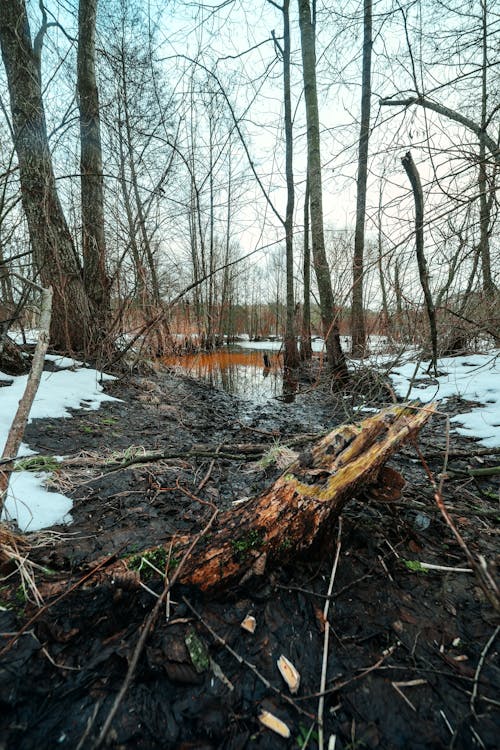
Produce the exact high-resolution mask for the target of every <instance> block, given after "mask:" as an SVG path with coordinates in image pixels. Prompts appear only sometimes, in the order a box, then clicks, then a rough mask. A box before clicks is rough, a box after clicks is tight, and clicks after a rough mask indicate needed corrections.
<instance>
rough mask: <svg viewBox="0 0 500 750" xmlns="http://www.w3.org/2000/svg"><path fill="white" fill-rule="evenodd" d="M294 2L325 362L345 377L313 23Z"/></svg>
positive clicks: (303, 5)
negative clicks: (327, 233)
mask: <svg viewBox="0 0 500 750" xmlns="http://www.w3.org/2000/svg"><path fill="white" fill-rule="evenodd" d="M298 5H299V24H300V35H301V47H302V67H303V79H304V98H305V106H306V120H307V165H308V180H309V190H310V201H311V202H310V209H311V237H312V250H313V259H314V270H315V272H316V280H317V283H318V292H319V298H320V307H321V320H322V325H323V335H324V338H325V346H326V354H327V360H328V365H329V367H330V369H331V370H332V372H333V373H334V374H335V375H336V376H337V377H338V378H339V379H341V380H346V379H347V377H348V373H347V365H346V361H345V357H344V353H343V352H342V347H341V345H340V335H339V329H338V324H337V319H336V314H335V303H334V298H333V292H332V283H331V278H330V269H329V267H328V262H327V259H326V252H325V237H324V229H323V191H322V180H321V153H320V133H319V113H318V94H317V89H316V49H315V46H316V45H315V34H314V25H313V23H312V19H311V8H310V5H309V0H298Z"/></svg>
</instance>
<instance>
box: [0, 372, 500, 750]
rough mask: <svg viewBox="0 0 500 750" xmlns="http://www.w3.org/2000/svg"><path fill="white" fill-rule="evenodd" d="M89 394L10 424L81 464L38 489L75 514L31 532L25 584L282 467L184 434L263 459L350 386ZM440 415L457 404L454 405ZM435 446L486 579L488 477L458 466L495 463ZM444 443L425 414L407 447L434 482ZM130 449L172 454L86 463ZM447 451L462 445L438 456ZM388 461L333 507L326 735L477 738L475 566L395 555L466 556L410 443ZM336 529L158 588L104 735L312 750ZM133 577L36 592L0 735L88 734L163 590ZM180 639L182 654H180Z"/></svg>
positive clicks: (19, 741)
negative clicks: (369, 493) (253, 561)
mask: <svg viewBox="0 0 500 750" xmlns="http://www.w3.org/2000/svg"><path fill="white" fill-rule="evenodd" d="M107 390H108V391H109V392H110V393H111V394H112V395H115V396H117V397H118V398H120V399H121V400H120V401H115V402H111V403H105V404H104V405H103V406H102V408H101V409H99V410H98V411H80V412H77V413H75V415H74V418H73V419H70V420H41V421H38V422H34V423H32V424H31V425H30V426H29V427H28V429H27V433H26V436H25V440H26V442H28V443H29V444H30V446H31V447H33V448H34V449H37V450H38V451H40V453H43V454H56V455H61V454H64V455H66V456H75V455H77V454H79V455H80V459H81V460H80V463H79V464H78V463H77V462H73V463H71V462H66V463H65V464H64V465H63V467H62V469H61V471H60V472H59V473H58V474H57V475H56V477H55V486H56V488H62V490H63V491H64V492H65V493H66V494H70V495H71V496H72V497H73V498H74V501H75V503H74V509H73V511H72V515H73V519H74V520H73V524H72V525H71V526H68V527H59V528H58V529H56V531H58V532H61V535H60V536H52V537H49V536H48V535H47V534H39V535H32V537H33V539H32V541H33V543H34V544H35V546H34V549H33V550H32V552H31V555H30V557H31V559H32V560H33V561H35V562H37V563H38V564H40V565H43V566H44V567H46V568H49V569H50V570H51V571H52V573H51V574H50V575H49V573H44V572H43V571H40V570H37V571H36V580H37V583H38V585H39V587H40V589H41V591H42V592H44V591H45V592H48V591H50V588H49V587H50V584H51V583H52V582H55V583H58V582H59V581H60V580H67V581H68V588H69V586H70V584H74V583H75V582H76V581H77V580H78V578H79V577H81V576H82V575H84V574H86V573H88V572H89V567H88V566H89V565H90V564H91V563H93V562H95V561H96V560H102V559H103V558H104V557H106V556H110V555H116V554H118V555H122V554H125V553H126V552H128V553H131V552H134V551H135V552H137V551H140V550H141V549H143V548H144V547H146V546H147V547H149V546H152V545H155V544H160V543H162V542H167V541H168V540H169V539H170V538H171V537H172V535H173V534H174V533H175V532H176V531H182V532H186V531H188V532H193V533H196V532H198V531H199V530H200V529H201V528H202V527H203V526H204V524H205V523H206V522H207V520H208V518H209V517H210V514H211V508H210V507H209V506H208V505H206V504H203V503H200V502H199V501H197V500H196V499H193V497H190V496H189V493H191V495H194V496H199V497H200V499H201V500H204V501H210V502H211V503H215V504H216V505H217V506H218V507H221V508H226V507H229V506H230V504H231V503H232V502H233V501H235V500H238V499H241V498H243V497H249V496H252V495H254V494H256V493H258V492H259V491H260V490H261V489H263V488H264V487H265V486H267V485H268V484H269V483H270V482H271V481H272V480H273V479H274V478H275V477H276V476H277V475H278V474H279V473H280V470H279V468H277V467H276V466H275V465H273V464H271V465H270V466H268V467H267V468H264V467H263V466H262V465H257V464H256V460H258V458H259V455H256V456H251V455H243V454H241V455H237V456H235V458H232V459H231V458H227V457H226V458H217V457H215V459H214V458H213V457H211V456H199V457H192V456H187V454H188V451H189V450H190V449H191V448H192V446H193V445H197V446H199V444H203V445H204V446H207V448H210V450H211V451H212V452H216V451H217V450H218V451H219V452H222V453H223V454H224V455H225V456H226V455H227V454H228V452H230V451H229V447H228V446H232V445H233V446H234V445H236V444H241V443H252V444H255V445H257V446H258V448H257V450H261V452H265V451H268V450H269V449H270V448H272V447H273V446H274V447H275V446H276V442H277V440H279V441H280V444H283V443H286V440H287V439H288V438H293V437H294V436H296V435H297V434H304V433H320V432H322V431H324V430H325V429H329V428H332V427H334V426H335V425H337V424H339V423H341V422H345V421H348V419H350V418H351V417H352V415H353V410H354V411H355V407H356V403H357V402H358V401H360V399H361V396H359V397H358V396H356V389H354V390H353V389H352V388H351V389H350V391H349V393H343V394H337V395H332V393H331V392H330V390H329V389H328V388H326V389H320V388H314V387H312V386H311V387H310V388H309V390H308V392H306V393H305V394H304V395H302V396H300V398H299V399H297V400H296V401H295V402H294V403H291V404H284V403H280V402H272V403H271V402H270V403H269V404H266V405H259V406H255V405H252V404H251V403H247V402H245V401H243V400H241V399H237V398H234V397H230V396H229V395H227V394H225V393H223V392H219V391H214V390H212V389H210V388H208V387H206V386H204V385H203V384H200V383H197V382H195V381H192V380H189V379H187V378H181V377H178V376H174V375H172V374H169V373H162V374H159V375H157V376H154V377H150V378H147V379H146V378H142V379H141V378H137V379H132V380H130V381H129V382H122V381H115V382H114V383H111V384H108V386H107ZM371 392H372V397H373V403H374V404H375V405H376V406H381V405H383V399H386V398H387V397H388V392H387V391H384V390H383V389H381V390H379V391H378V392H377V396H373V394H374V393H375V389H374V388H372V389H371ZM373 403H372V405H373ZM445 408H447V409H448V410H450V411H453V413H456V411H459V410H460V409H461V408H464V405H463V404H462V403H460V402H458V401H457V402H455V403H448V405H447V406H446V407H445ZM358 416H359V417H361V416H362V415H361V414H358ZM451 437H452V440H451V459H450V466H451V469H452V470H454V471H455V472H458V473H456V474H455V475H454V476H453V477H452V478H450V479H449V480H447V481H446V483H445V489H444V496H445V500H446V503H447V505H448V507H449V508H450V509H451V513H452V516H453V518H454V520H455V523H456V525H457V527H458V529H459V531H460V533H461V534H462V536H463V538H464V539H465V541H466V543H467V545H468V546H469V549H470V551H471V552H472V554H473V555H475V556H477V555H483V556H484V558H485V559H486V560H487V562H488V564H489V566H490V570H491V573H492V575H494V573H495V555H496V552H497V545H496V540H497V529H498V520H499V517H500V508H499V488H498V481H497V482H496V484H495V483H494V482H493V481H492V480H494V479H495V477H489V478H488V477H486V478H484V479H482V480H481V481H478V480H475V479H473V478H471V477H470V476H469V475H467V470H468V468H469V467H475V468H477V467H479V466H481V467H488V466H494V465H496V464H498V455H497V456H495V455H494V454H493V455H481V456H480V459H479V458H478V459H476V458H475V457H474V452H475V450H476V449H477V448H478V446H476V445H475V444H474V443H473V442H471V441H466V440H465V439H463V438H459V437H458V436H457V435H456V434H454V433H452V436H451ZM445 438H446V435H445V420H444V417H442V416H437V417H435V418H434V420H433V422H432V424H431V425H430V426H429V427H427V428H426V429H425V431H424V432H423V433H422V435H421V438H420V445H421V447H422V451H423V453H424V454H425V456H426V459H427V462H428V464H429V467H430V469H431V470H432V471H433V472H435V473H436V474H438V473H439V471H440V470H441V468H442V461H443V454H442V450H443V447H444V445H445ZM139 447H141V448H143V449H144V450H145V451H146V452H151V451H159V452H161V453H163V454H165V455H169V456H173V454H175V456H173V457H170V458H164V459H161V460H157V461H154V462H149V463H147V464H134V465H132V466H128V467H126V468H117V467H116V464H113V465H111V464H110V466H111V468H114V469H115V470H114V471H112V472H110V471H109V467H103V466H102V463H101V459H102V458H103V457H105V456H108V457H111V458H112V459H113V458H114V460H115V461H116V460H117V455H116V452H119V451H120V452H122V454H121V457H123V452H127V453H126V455H127V456H130V455H131V454H132V453H133V452H134V451H133V450H131V448H134V449H135V452H137V449H138V448H139ZM300 449H302V447H301V448H300ZM456 451H464V452H465V456H459V457H453V455H454V452H456ZM81 452H84V453H81ZM85 452H86V453H85ZM112 452H115V455H114V456H111V453H112ZM263 463H265V462H263ZM391 464H392V466H393V467H394V468H397V469H398V470H399V471H401V473H402V474H403V475H404V477H405V478H406V480H407V484H406V487H405V489H404V491H403V496H402V497H401V498H400V499H399V500H398V501H394V502H380V501H379V502H377V501H375V500H373V499H372V500H369V501H368V500H363V499H361V498H354V499H353V500H352V501H351V502H350V503H349V504H348V505H347V507H346V508H345V510H344V513H343V519H342V533H341V536H340V541H341V550H340V556H339V564H338V569H337V572H336V577H335V581H334V585H333V597H332V599H331V603H330V610H329V616H328V619H329V623H330V643H329V650H328V661H327V682H326V686H327V694H326V696H325V708H324V730H325V748H326V747H332V748H333V747H335V748H336V749H337V750H347V748H350V749H351V750H354V748H359V749H361V748H412V749H415V750H416V749H417V748H422V749H423V748H457V749H458V748H476V747H477V748H497V747H498V736H499V732H500V715H499V714H500V712H499V707H500V690H499V688H500V666H499V660H498V650H499V644H500V638H498V636H499V630H498V620H497V619H495V616H494V612H493V609H492V606H491V605H490V603H489V601H488V600H487V598H486V596H485V594H484V592H483V590H482V589H481V588H480V586H479V585H478V581H477V579H476V577H475V575H474V574H472V573H464V572H456V571H453V570H452V571H443V570H423V569H421V568H420V567H419V566H418V564H417V565H415V564H414V563H413V561H420V562H425V563H431V564H435V565H439V566H447V567H450V568H467V567H468V564H467V560H466V558H465V556H464V553H463V552H462V550H461V549H460V547H459V546H458V544H457V542H456V540H455V538H454V537H453V535H452V533H451V531H450V529H449V528H448V526H447V525H446V523H445V522H444V521H443V519H442V517H441V515H440V513H439V511H438V509H437V508H436V505H435V501H434V499H433V490H432V486H431V484H430V482H429V479H428V477H427V475H426V472H425V471H424V468H423V467H422V464H421V461H420V459H419V458H418V456H417V454H416V453H415V450H414V449H413V448H411V447H407V448H405V449H404V451H403V452H402V453H401V454H400V455H399V456H397V457H395V459H394V460H393V461H392V462H391ZM460 472H465V473H464V474H460ZM497 479H498V477H497ZM337 533H338V530H337V528H332V529H331V535H330V539H327V540H326V541H325V542H324V543H323V544H322V547H321V548H319V549H316V550H314V551H312V552H311V554H310V556H309V558H308V559H305V560H296V561H295V562H294V564H293V566H290V567H289V568H287V569H279V570H275V571H270V572H268V573H266V575H265V576H264V577H262V578H261V579H255V578H253V579H252V581H251V583H249V584H248V588H243V589H239V590H236V591H233V592H230V593H228V594H227V595H226V596H225V597H221V596H219V597H218V598H214V597H202V596H201V595H200V594H199V592H197V591H194V590H186V589H182V588H175V589H174V590H173V592H172V600H171V602H170V613H169V619H167V618H166V616H165V610H164V609H163V610H162V613H161V615H160V618H159V620H158V622H157V623H156V625H155V627H154V628H153V630H152V632H150V634H149V637H148V639H147V641H146V645H145V648H144V650H143V651H142V653H141V656H140V659H139V662H138V665H137V669H136V670H135V674H134V678H133V681H132V683H131V685H130V687H129V689H128V690H127V692H126V694H125V696H124V698H123V700H122V701H121V703H120V706H119V709H118V712H117V714H116V716H115V718H114V720H113V723H112V727H111V730H110V732H109V733H108V736H107V739H106V742H105V743H104V745H103V746H106V747H111V748H115V749H116V750H117V749H118V748H126V749H127V750H128V749H129V748H130V749H131V748H144V749H146V748H186V749H187V748H197V749H198V750H201V749H202V748H203V749H205V748H206V749H207V750H208V748H214V749H215V748H227V749H228V750H229V748H231V750H236V749H241V750H243V748H281V747H296V748H301V747H302V748H304V747H306V746H307V747H308V748H311V749H313V748H317V747H318V734H317V724H316V721H315V717H316V715H317V709H318V698H317V697H316V693H317V692H318V691H319V686H320V678H321V671H322V659H323V646H324V638H325V633H324V631H325V622H324V618H323V607H324V605H325V596H326V593H327V589H328V582H329V579H330V574H331V570H332V563H333V560H334V557H335V551H336V540H337ZM7 572H8V571H6V572H5V573H7ZM146 585H147V586H148V587H150V588H151V589H152V592H151V591H148V590H147V589H146V588H140V589H139V590H137V589H135V590H128V589H125V588H120V587H119V586H117V585H116V586H113V585H110V584H108V585H106V586H104V585H101V586H97V585H94V584H92V579H91V578H90V579H89V580H88V581H87V582H86V583H85V584H84V585H83V586H79V587H76V588H75V589H74V590H72V591H70V592H69V593H68V594H67V595H66V596H64V597H63V598H60V599H59V600H57V601H55V600H54V599H53V598H52V599H51V598H50V596H48V597H47V599H46V604H47V607H46V608H45V609H44V610H43V611H42V612H38V617H37V619H36V621H35V622H34V623H33V624H32V625H30V626H29V627H28V629H27V630H26V631H25V632H24V633H23V634H22V635H21V636H20V637H19V638H18V639H17V641H16V642H15V644H13V645H11V646H10V647H9V648H8V649H5V648H4V650H3V652H2V654H1V657H0V748H2V749H3V748H5V750H29V749H30V748H38V749H39V750H40V749H43V748H50V749H51V750H52V749H53V748H59V747H60V748H71V749H76V748H78V749H81V750H89V749H90V748H93V747H97V744H96V743H97V738H98V736H99V732H100V729H101V728H102V726H103V724H104V722H105V720H106V717H107V716H108V714H109V712H110V710H111V707H112V705H113V702H114V701H115V699H116V696H117V693H118V691H119V690H120V688H121V686H122V684H123V682H124V679H125V675H126V672H127V668H128V666H129V664H130V660H131V658H132V654H133V652H134V648H135V646H136V644H137V641H138V639H139V637H140V634H141V632H142V627H143V624H144V621H145V619H146V617H147V616H148V614H149V612H150V611H151V609H152V607H153V606H154V603H155V601H156V599H155V597H154V592H155V591H156V592H157V593H160V592H161V591H162V588H163V585H162V583H161V581H159V582H156V581H152V582H150V583H149V582H146ZM3 586H4V589H3V590H2V596H1V599H2V609H1V610H0V636H1V640H0V648H2V646H5V644H8V642H9V640H10V639H11V637H12V635H13V634H16V633H17V632H18V631H19V629H20V627H21V626H22V625H23V624H24V623H25V622H27V620H28V619H29V618H30V617H31V616H33V615H34V614H36V613H37V607H36V606H35V605H34V604H32V603H30V602H29V601H26V600H25V597H24V594H23V592H22V587H20V581H19V578H18V577H17V574H16V573H13V574H12V575H11V577H9V578H7V579H6V580H4V582H3ZM191 607H194V610H195V611H196V613H197V614H194V612H193V609H191ZM249 613H250V614H252V615H253V616H254V617H255V619H256V623H257V627H256V630H255V633H254V634H253V635H252V634H250V633H248V632H245V631H244V630H243V629H242V628H241V627H240V623H241V622H242V620H243V619H244V617H245V616H246V615H247V614H249ZM210 629H211V631H212V632H211V631H210ZM213 632H215V633H216V634H217V635H218V636H219V637H220V639H222V640H223V643H222V642H221V640H215V639H214V637H213ZM193 641H194V643H195V644H196V645H197V647H198V651H200V652H201V658H198V659H197V658H195V656H194V655H193V649H192V647H191V651H190V649H189V648H188V644H189V643H193ZM281 654H284V655H285V656H286V657H287V658H288V659H290V660H291V661H292V662H293V664H294V665H295V666H296V668H297V669H298V671H299V672H300V675H301V684H300V689H299V691H298V693H297V695H296V696H290V694H289V692H288V689H287V687H286V684H285V683H284V681H283V680H282V678H281V676H280V674H279V672H278V670H277V667H276V661H277V659H278V658H279V657H280V655H281ZM251 665H253V668H252V666H251ZM256 670H257V671H258V673H259V675H260V676H258V675H257V671H256ZM261 678H263V679H261ZM269 685H271V687H269ZM273 688H274V689H275V690H273ZM262 709H267V710H268V711H271V712H272V713H273V714H275V715H276V716H278V717H279V718H280V719H282V720H283V721H284V722H285V723H286V724H287V726H288V727H289V729H290V731H291V738H290V739H289V740H285V739H281V738H280V737H279V736H278V735H277V734H275V733H273V732H271V731H270V730H269V729H265V728H264V727H263V726H262V725H261V724H260V723H259V721H258V716H259V713H260V712H261V710H262ZM332 737H335V738H336V741H334V740H333V739H332ZM335 742H336V744H335Z"/></svg>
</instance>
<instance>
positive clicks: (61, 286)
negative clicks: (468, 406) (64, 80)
mask: <svg viewBox="0 0 500 750" xmlns="http://www.w3.org/2000/svg"><path fill="white" fill-rule="evenodd" d="M47 27H48V26H47V21H46V18H44V20H43V26H42V29H41V30H40V32H39V34H38V35H37V40H41V39H42V38H43V33H44V32H45V30H46V29H47ZM0 46H1V49H2V58H3V63H4V66H5V71H6V74H7V81H8V88H9V97H10V108H11V112H12V129H13V136H14V142H15V147H16V153H17V158H18V162H19V175H20V183H21V194H22V203H23V208H24V212H25V215H26V220H27V223H28V229H29V234H30V240H31V246H32V250H33V260H34V264H35V268H36V271H37V273H38V274H39V276H40V279H41V282H42V285H43V286H47V287H48V286H52V287H53V291H54V298H53V311H52V320H51V327H50V333H51V343H52V345H53V346H54V347H56V348H60V349H66V350H68V351H75V352H83V351H92V349H94V348H95V346H96V345H97V341H96V340H95V339H94V338H93V319H92V312H91V305H90V303H89V299H88V296H87V293H86V291H85V286H84V283H83V275H82V269H81V266H80V263H79V261H78V257H77V254H76V251H75V247H74V244H73V240H72V237H71V234H70V231H69V228H68V225H67V222H66V218H65V216H64V212H63V209H62V206H61V203H60V200H59V196H58V194H57V190H56V182H55V176H54V170H53V165H52V159H51V154H50V149H49V143H48V138H47V126H46V121H45V111H44V106H43V101H42V88H41V65H40V53H41V44H39V45H37V46H36V49H35V48H34V45H33V43H32V40H31V32H30V27H29V22H28V17H27V13H26V6H25V2H24V0H12V2H8V3H0Z"/></svg>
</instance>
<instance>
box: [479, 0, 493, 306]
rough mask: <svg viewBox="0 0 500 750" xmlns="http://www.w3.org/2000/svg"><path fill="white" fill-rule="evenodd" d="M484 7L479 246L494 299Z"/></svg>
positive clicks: (485, 280)
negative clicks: (487, 147) (487, 152)
mask: <svg viewBox="0 0 500 750" xmlns="http://www.w3.org/2000/svg"><path fill="white" fill-rule="evenodd" d="M481 9H482V30H481V31H482V37H481V41H482V68H481V133H480V135H479V179H478V186H479V233H480V240H479V246H480V251H481V268H482V274H483V292H484V295H485V297H486V299H487V300H489V301H491V300H494V299H495V297H496V293H497V288H496V286H495V283H494V281H493V277H492V275H491V256H490V205H491V204H490V203H489V201H488V174H487V171H486V141H485V133H486V127H487V124H488V114H487V102H488V88H487V86H488V82H487V71H488V19H487V10H486V0H481Z"/></svg>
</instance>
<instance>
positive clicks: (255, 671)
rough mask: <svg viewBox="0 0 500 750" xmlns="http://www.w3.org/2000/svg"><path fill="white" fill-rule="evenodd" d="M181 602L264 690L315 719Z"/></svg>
mask: <svg viewBox="0 0 500 750" xmlns="http://www.w3.org/2000/svg"><path fill="white" fill-rule="evenodd" d="M182 601H183V602H184V604H185V605H186V607H188V609H190V610H191V612H192V613H193V614H194V615H195V617H196V618H197V619H198V620H199V622H201V624H202V625H203V627H204V628H206V630H208V632H209V633H210V635H211V636H212V638H213V639H214V640H215V641H217V643H220V645H221V646H223V647H224V648H225V649H226V651H227V652H228V653H230V654H231V656H232V657H233V658H234V659H236V661H237V662H238V663H239V664H244V666H245V667H247V668H248V669H249V670H250V671H251V672H253V674H254V675H255V676H256V677H257V678H258V679H259V680H260V681H261V682H262V683H263V685H265V687H266V688H267V689H268V690H271V691H272V692H273V693H275V694H276V695H279V697H280V698H281V699H282V700H284V701H286V702H287V703H289V704H290V705H291V706H293V707H294V708H295V710H296V711H298V712H299V713H300V714H303V715H304V716H308V717H309V718H310V719H313V720H315V718H316V717H315V716H314V714H311V713H309V712H308V711H305V710H304V709H303V708H300V706H297V703H296V700H297V699H295V700H294V699H293V698H290V696H288V695H286V694H285V693H283V692H282V691H281V690H278V688H276V687H274V685H272V684H271V683H270V682H269V680H268V679H267V677H264V675H263V674H262V673H261V672H259V670H258V669H257V667H256V666H255V665H254V664H252V663H251V662H249V661H247V660H246V659H244V658H243V657H242V656H240V654H238V653H237V651H235V650H234V649H233V648H231V646H230V645H229V644H228V643H226V641H225V640H224V638H222V637H221V636H220V635H219V634H218V633H217V632H216V631H215V630H214V629H213V628H212V627H211V626H210V625H209V624H208V622H206V621H205V620H204V619H203V617H202V616H201V615H200V613H199V612H198V610H196V609H195V608H194V607H193V605H192V604H191V602H190V601H189V600H188V599H186V597H185V596H183V597H182Z"/></svg>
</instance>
